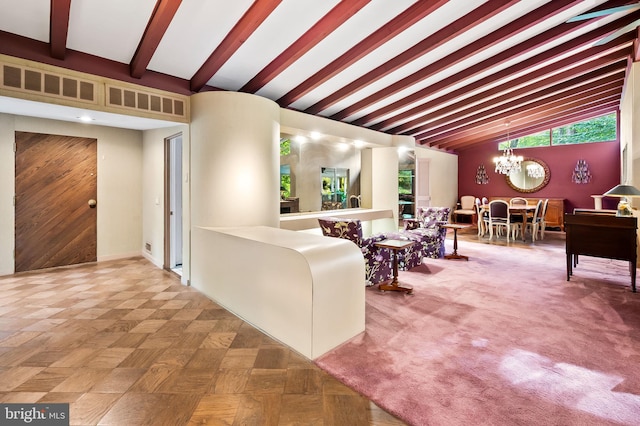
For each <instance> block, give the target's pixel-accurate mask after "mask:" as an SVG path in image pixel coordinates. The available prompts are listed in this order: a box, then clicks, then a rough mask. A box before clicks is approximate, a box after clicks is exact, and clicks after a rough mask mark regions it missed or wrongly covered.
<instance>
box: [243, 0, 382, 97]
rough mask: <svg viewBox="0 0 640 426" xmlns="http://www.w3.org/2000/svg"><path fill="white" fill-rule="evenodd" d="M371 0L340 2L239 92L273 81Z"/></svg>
mask: <svg viewBox="0 0 640 426" xmlns="http://www.w3.org/2000/svg"><path fill="white" fill-rule="evenodd" d="M370 1H371V0H342V1H341V2H340V3H338V5H337V6H335V7H334V8H333V9H331V10H330V11H329V13H327V14H326V15H325V16H323V17H322V19H320V20H319V21H318V22H317V23H316V24H315V25H314V26H312V27H311V28H310V29H309V30H308V31H307V32H306V33H304V34H303V35H302V36H301V37H300V38H298V39H297V40H296V41H295V42H293V43H292V44H291V45H290V46H289V47H288V48H286V49H285V50H284V51H283V52H282V53H281V54H279V55H278V56H277V57H276V58H275V59H274V60H273V61H271V62H270V63H269V65H267V66H266V67H264V68H263V69H262V70H261V71H260V72H259V73H258V74H256V75H255V77H253V78H252V79H251V80H249V81H248V82H247V83H246V84H245V85H244V86H242V88H241V89H240V91H241V92H247V93H255V92H257V91H258V90H260V89H261V88H262V87H264V86H265V85H266V84H267V83H269V82H270V81H271V80H272V79H274V78H275V77H276V76H277V75H278V74H280V73H281V72H282V71H284V70H285V69H287V67H288V66H289V65H291V64H293V63H294V62H295V61H297V60H298V59H299V58H300V57H301V56H302V55H304V54H305V53H307V52H308V51H309V50H311V48H313V47H314V46H315V45H317V44H318V43H320V42H321V41H322V40H323V39H324V38H326V37H327V36H328V35H330V34H331V33H332V32H333V31H335V30H336V29H338V27H339V26H340V25H342V24H344V23H345V22H346V21H347V20H348V19H349V18H351V17H352V16H353V15H355V14H356V13H358V11H360V9H362V8H363V7H365V6H366V5H367V4H368V3H369V2H370Z"/></svg>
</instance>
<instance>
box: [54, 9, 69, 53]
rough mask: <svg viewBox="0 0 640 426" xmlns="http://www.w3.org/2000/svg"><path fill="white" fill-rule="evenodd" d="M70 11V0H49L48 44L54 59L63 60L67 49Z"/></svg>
mask: <svg viewBox="0 0 640 426" xmlns="http://www.w3.org/2000/svg"><path fill="white" fill-rule="evenodd" d="M70 11H71V0H51V10H50V15H49V45H50V48H51V56H52V57H53V58H56V59H61V60H63V59H64V56H65V54H66V51H67V34H68V32H69V13H70Z"/></svg>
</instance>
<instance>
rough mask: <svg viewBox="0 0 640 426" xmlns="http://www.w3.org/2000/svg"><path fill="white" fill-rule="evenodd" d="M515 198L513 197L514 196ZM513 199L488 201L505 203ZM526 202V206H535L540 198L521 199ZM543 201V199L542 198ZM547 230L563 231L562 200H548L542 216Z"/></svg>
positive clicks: (492, 198) (501, 198)
mask: <svg viewBox="0 0 640 426" xmlns="http://www.w3.org/2000/svg"><path fill="white" fill-rule="evenodd" d="M514 197H515V195H514ZM512 198H513V197H489V201H493V200H504V201H506V202H507V203H508V202H509V200H510V199H512ZM522 198H524V199H525V200H527V204H529V205H532V206H535V205H536V203H537V202H538V200H540V199H541V198H532V197H522ZM542 200H544V198H542ZM544 220H545V222H546V227H547V228H560V230H561V231H564V198H549V204H548V205H547V214H546V215H545V216H544Z"/></svg>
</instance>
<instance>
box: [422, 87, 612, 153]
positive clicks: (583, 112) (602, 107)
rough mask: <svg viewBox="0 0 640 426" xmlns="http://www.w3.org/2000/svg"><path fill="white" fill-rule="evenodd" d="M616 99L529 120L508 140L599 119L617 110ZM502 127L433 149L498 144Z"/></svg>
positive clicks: (467, 147)
mask: <svg viewBox="0 0 640 426" xmlns="http://www.w3.org/2000/svg"><path fill="white" fill-rule="evenodd" d="M618 102H619V99H618V98H612V99H610V100H609V101H607V102H605V103H602V104H597V105H594V106H591V107H587V108H578V109H576V108H573V110H572V111H566V110H564V111H559V112H556V113H555V114H548V115H545V116H544V117H541V118H538V119H537V120H530V121H529V122H528V124H530V125H529V126H528V127H523V128H521V129H519V130H517V131H514V132H509V137H510V139H515V138H519V137H524V136H528V135H533V134H536V133H539V132H543V131H545V130H549V129H552V128H555V127H562V126H566V125H569V124H572V123H578V122H580V121H584V120H588V119H591V118H595V117H599V116H602V115H605V114H610V113H612V112H616V111H617V110H618V106H619V105H618ZM505 136H506V134H505V131H504V126H503V128H502V130H501V131H496V132H495V133H493V134H492V135H484V136H482V137H479V138H475V139H466V140H464V141H461V142H460V143H458V144H456V145H455V148H454V147H453V146H451V148H450V149H446V148H444V147H443V148H439V147H437V146H434V147H432V148H434V149H441V150H446V151H448V152H456V153H457V152H461V151H464V150H466V149H471V148H475V147H476V146H478V145H482V144H485V143H496V144H497V143H499V142H501V141H503V140H504V139H505Z"/></svg>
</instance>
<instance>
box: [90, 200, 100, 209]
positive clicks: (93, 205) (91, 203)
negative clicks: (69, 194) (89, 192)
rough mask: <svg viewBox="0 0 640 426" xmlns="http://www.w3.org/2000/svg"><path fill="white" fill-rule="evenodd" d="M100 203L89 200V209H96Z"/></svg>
mask: <svg viewBox="0 0 640 426" xmlns="http://www.w3.org/2000/svg"><path fill="white" fill-rule="evenodd" d="M96 204H98V202H97V201H96V200H94V199H91V200H89V207H91V208H94V207H95V206H96Z"/></svg>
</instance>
